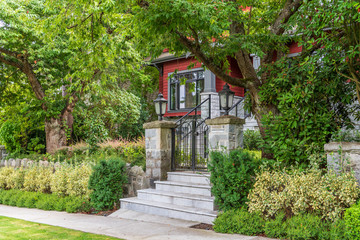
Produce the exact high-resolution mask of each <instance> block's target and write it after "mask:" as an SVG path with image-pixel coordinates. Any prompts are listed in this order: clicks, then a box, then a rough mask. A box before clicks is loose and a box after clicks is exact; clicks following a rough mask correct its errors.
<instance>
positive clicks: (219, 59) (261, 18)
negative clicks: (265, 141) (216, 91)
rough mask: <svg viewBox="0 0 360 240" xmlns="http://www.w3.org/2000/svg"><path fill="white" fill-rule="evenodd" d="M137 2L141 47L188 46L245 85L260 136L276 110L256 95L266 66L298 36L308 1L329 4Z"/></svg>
mask: <svg viewBox="0 0 360 240" xmlns="http://www.w3.org/2000/svg"><path fill="white" fill-rule="evenodd" d="M136 2H137V6H136V7H134V8H133V9H132V10H133V12H134V16H135V17H134V22H135V26H136V27H137V28H136V29H137V31H138V32H139V36H141V38H140V39H143V40H142V41H143V42H144V43H143V42H141V43H140V44H139V46H145V41H149V42H152V43H153V44H151V45H147V47H146V50H148V53H149V54H152V56H153V57H156V56H158V55H159V54H160V53H161V50H162V49H163V48H165V47H166V48H168V49H170V51H171V52H174V53H175V54H179V55H181V54H183V53H184V52H191V53H192V54H193V55H194V56H195V57H196V58H197V59H198V60H199V61H201V62H202V63H203V65H204V66H205V67H206V68H208V69H210V70H211V71H212V72H213V73H214V74H215V75H217V76H218V77H219V78H221V79H222V80H224V81H225V82H227V83H229V84H231V85H234V86H240V87H244V88H246V89H248V90H249V95H250V97H251V111H252V113H253V114H254V115H255V117H256V119H257V122H258V124H259V126H260V131H261V133H262V135H263V136H264V135H265V129H264V126H263V123H262V118H263V116H266V115H267V114H269V113H273V114H275V115H277V114H279V109H278V106H277V105H276V104H274V102H272V101H266V100H265V99H264V98H262V97H261V94H262V93H261V91H262V89H263V88H264V86H265V85H267V84H268V83H269V81H271V79H272V78H273V77H274V75H273V74H272V73H271V71H270V70H267V69H270V68H271V67H272V65H273V64H274V62H275V61H278V60H284V59H283V57H284V56H286V54H287V53H288V45H289V44H290V43H292V42H294V41H300V40H301V37H299V35H296V34H295V35H293V33H294V32H296V33H301V34H302V30H303V29H302V25H303V24H306V22H307V21H308V17H306V16H309V15H306V14H307V13H308V12H307V10H308V8H309V4H310V5H311V6H314V5H317V6H318V7H320V6H321V5H324V6H323V8H324V9H326V11H327V12H328V11H330V10H331V8H332V6H331V4H330V5H329V6H327V2H326V1H325V3H323V1H302V0H268V1H246V0H243V1H235V0H227V1H213V0H204V1H198V0H174V1H167V0H156V1H152V0H149V1H136ZM324 11H325V10H324ZM313 12H314V13H316V11H313ZM304 16H305V17H304ZM310 16H311V15H310ZM317 33H318V32H317ZM342 33H343V31H342V30H340V31H322V36H323V37H324V38H327V39H334V38H338V37H339V36H341V34H342ZM306 37H309V35H306V36H304V41H308V40H309V39H311V38H315V36H314V35H311V36H310V38H308V39H306ZM140 41H141V40H140ZM154 43H156V44H154ZM313 43H314V41H313ZM321 47H322V45H321V43H318V44H311V45H310V46H307V47H306V48H303V52H302V54H301V56H300V57H301V58H302V59H304V60H305V61H307V60H308V59H309V58H310V57H311V55H312V54H313V53H314V52H315V51H316V50H318V49H320V48H321ZM250 54H256V55H258V56H259V57H261V71H258V72H257V71H256V70H255V69H254V67H253V65H252V61H251V57H250ZM228 57H233V58H235V59H236V62H237V65H238V67H239V69H240V71H241V73H242V76H243V78H241V79H239V78H234V77H231V76H230V75H229V70H228V66H229V63H228ZM284 80H286V79H284Z"/></svg>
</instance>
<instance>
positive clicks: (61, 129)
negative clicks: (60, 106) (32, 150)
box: [45, 112, 74, 153]
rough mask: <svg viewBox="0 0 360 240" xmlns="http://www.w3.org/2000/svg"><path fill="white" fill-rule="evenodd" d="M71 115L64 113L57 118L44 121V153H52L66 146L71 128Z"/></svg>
mask: <svg viewBox="0 0 360 240" xmlns="http://www.w3.org/2000/svg"><path fill="white" fill-rule="evenodd" d="M73 122H74V121H73V116H72V113H69V112H65V113H64V114H62V115H61V116H60V117H59V118H50V119H45V133H46V152H48V153H54V152H56V150H57V149H59V148H61V147H65V146H67V144H68V138H69V137H70V136H71V133H72V127H73Z"/></svg>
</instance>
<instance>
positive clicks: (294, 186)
mask: <svg viewBox="0 0 360 240" xmlns="http://www.w3.org/2000/svg"><path fill="white" fill-rule="evenodd" d="M359 193H360V190H359V186H358V184H357V181H356V179H355V178H354V176H353V175H352V174H351V173H344V174H341V175H336V174H335V173H333V172H330V173H326V174H321V171H320V170H311V171H309V172H306V173H304V172H300V171H297V170H296V171H294V172H292V173H287V172H280V171H274V172H268V171H263V172H262V173H260V174H258V176H257V177H256V182H255V184H254V188H253V189H252V190H251V192H250V193H249V197H248V198H249V202H248V205H249V211H250V212H261V213H262V214H263V215H264V217H266V218H273V217H275V215H276V214H277V213H279V212H280V211H284V212H285V213H286V215H287V217H290V216H292V215H297V214H299V213H301V212H307V213H314V214H316V215H318V216H320V217H322V218H323V219H328V220H335V219H337V218H339V217H340V216H342V214H343V212H344V210H345V208H348V207H350V206H351V205H352V204H354V203H355V202H356V199H357V198H358V197H359Z"/></svg>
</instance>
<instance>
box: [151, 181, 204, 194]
mask: <svg viewBox="0 0 360 240" xmlns="http://www.w3.org/2000/svg"><path fill="white" fill-rule="evenodd" d="M155 189H156V190H160V191H164V192H175V193H184V194H194V195H201V196H208V197H211V186H210V185H208V184H192V183H184V182H173V181H155Z"/></svg>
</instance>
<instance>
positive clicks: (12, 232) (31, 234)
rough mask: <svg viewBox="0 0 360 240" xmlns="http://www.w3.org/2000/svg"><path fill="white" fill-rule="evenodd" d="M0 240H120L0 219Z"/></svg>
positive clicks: (22, 221)
mask: <svg viewBox="0 0 360 240" xmlns="http://www.w3.org/2000/svg"><path fill="white" fill-rule="evenodd" d="M0 239H24V240H25V239H26V240H28V239H31V240H34V239H47V240H48V239H84V240H85V239H86V240H88V239H91V240H93V239H99V240H103V239H109V240H110V239H118V238H113V237H108V236H104V235H96V234H91V233H84V232H81V231H75V230H70V229H66V228H61V227H54V226H50V225H45V224H39V223H33V222H27V221H24V220H19V219H14V218H8V217H0Z"/></svg>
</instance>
